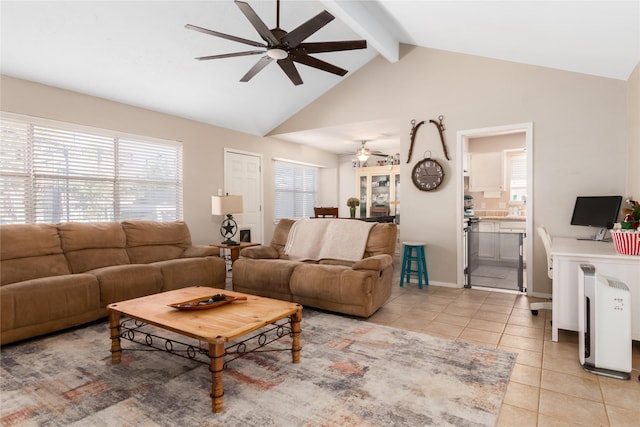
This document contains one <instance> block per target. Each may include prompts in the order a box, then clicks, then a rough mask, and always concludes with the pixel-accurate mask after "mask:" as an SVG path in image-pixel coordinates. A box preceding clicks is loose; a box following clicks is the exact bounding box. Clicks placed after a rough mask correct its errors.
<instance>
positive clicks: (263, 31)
mask: <svg viewBox="0 0 640 427" xmlns="http://www.w3.org/2000/svg"><path fill="white" fill-rule="evenodd" d="M235 3H236V4H237V5H238V7H239V8H240V10H241V11H242V13H244V16H246V17H247V19H248V20H249V22H251V25H253V28H255V29H256V31H257V32H258V34H260V37H262V38H263V39H264V41H266V42H267V43H268V44H269V46H273V45H277V44H279V43H280V41H279V40H278V39H277V38H276V36H274V35H273V33H272V32H271V30H269V28H267V26H266V25H265V23H264V22H263V21H262V19H260V17H259V16H258V14H257V13H256V12H255V11H254V10H253V9H252V8H251V6H249V3H245V2H243V1H238V0H235Z"/></svg>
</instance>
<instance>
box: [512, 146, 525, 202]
mask: <svg viewBox="0 0 640 427" xmlns="http://www.w3.org/2000/svg"><path fill="white" fill-rule="evenodd" d="M508 159H509V170H510V176H509V200H510V201H512V202H524V201H526V199H527V155H526V153H524V152H520V151H518V152H515V153H509V157H508Z"/></svg>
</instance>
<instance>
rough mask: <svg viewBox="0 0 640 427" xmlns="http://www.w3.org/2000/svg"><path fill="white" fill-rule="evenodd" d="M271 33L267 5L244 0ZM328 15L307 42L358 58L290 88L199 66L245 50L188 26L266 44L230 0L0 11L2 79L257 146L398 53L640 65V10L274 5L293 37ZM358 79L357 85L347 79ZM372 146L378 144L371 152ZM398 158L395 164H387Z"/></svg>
mask: <svg viewBox="0 0 640 427" xmlns="http://www.w3.org/2000/svg"><path fill="white" fill-rule="evenodd" d="M248 2H249V4H250V5H251V7H252V8H253V9H254V10H255V11H256V13H257V14H258V15H259V16H260V17H261V18H262V19H263V21H265V23H266V24H267V26H268V27H269V28H273V27H275V9H276V2H275V0H248ZM323 9H326V10H328V11H329V12H331V13H332V14H333V15H335V16H336V19H335V20H334V21H332V22H331V23H329V24H328V25H327V26H325V27H324V28H322V29H321V30H320V31H318V32H317V33H316V34H314V35H313V36H311V37H310V38H309V39H307V40H306V41H333V40H351V39H361V38H364V39H366V40H367V42H368V46H369V47H368V48H367V49H365V50H355V51H348V52H335V53H324V54H318V55H317V57H318V58H321V59H323V60H325V61H327V62H330V63H333V64H335V65H337V66H339V67H342V68H345V69H347V70H349V73H348V74H347V75H346V76H345V77H338V76H335V75H333V74H329V73H326V72H323V71H319V70H316V69H314V68H310V67H307V66H304V65H298V66H297V67H298V70H299V72H300V74H301V76H302V79H303V80H304V84H303V85H300V86H294V85H293V84H292V83H291V82H290V81H289V79H288V78H287V77H286V75H285V74H284V73H283V72H282V71H281V70H280V68H279V67H277V66H276V65H275V64H270V65H269V66H267V67H266V68H265V69H264V70H262V71H261V72H260V73H259V74H258V75H256V77H254V78H253V79H252V80H251V81H250V82H248V83H241V82H239V79H240V78H241V77H242V76H243V75H244V74H245V73H246V72H247V71H248V70H249V69H250V68H251V67H252V66H253V64H254V63H255V62H256V61H257V60H258V59H259V57H260V56H259V55H254V56H246V57H238V58H227V59H217V60H212V61H196V60H194V59H193V58H195V57H197V56H204V55H214V54H221V53H230V52H236V51H244V50H252V48H251V47H249V46H246V45H243V44H239V43H236V42H232V41H229V40H224V39H220V38H217V37H213V36H210V35H206V34H202V33H199V32H195V31H190V30H187V29H185V28H184V25H185V24H192V25H197V26H201V27H205V28H208V29H212V30H215V31H219V32H222V33H227V34H231V35H235V36H238V37H242V38H246V39H251V40H255V41H261V39H260V37H259V36H258V34H257V33H256V31H255V30H254V28H253V27H252V26H251V25H250V24H249V22H248V21H247V19H246V18H245V16H244V15H243V14H242V13H241V12H240V10H239V9H238V7H237V6H236V5H235V4H234V3H233V2H232V1H231V0H215V1H150V0H146V1H145V0H139V1H79V0H77V1H42V2H36V1H25V0H23V1H6V0H2V1H1V2H0V19H1V21H0V24H1V30H0V31H1V32H0V36H1V45H0V47H1V57H0V61H1V62H0V70H1V72H2V74H5V75H9V76H13V77H18V78H23V79H27V80H32V81H36V82H40V83H44V84H48V85H52V86H56V87H61V88H65V89H69V90H73V91H77V92H81V93H86V94H89V95H94V96H98V97H102V98H106V99H111V100H114V101H118V102H123V103H127V104H130V105H134V106H139V107H143V108H148V109H151V110H155V111H160V112H164V113H168V114H172V115H176V116H180V117H185V118H188V119H192V120H196V121H200V122H204V123H209V124H213V125H216V126H221V127H224V128H229V129H234V130H238V131H242V132H247V133H250V134H255V135H266V134H268V133H269V131H271V130H272V129H273V128H275V127H276V126H278V125H279V124H281V123H282V122H284V121H286V120H287V119H288V118H289V117H291V116H292V115H293V114H295V113H296V112H297V111H299V110H300V109H302V108H303V107H305V106H306V105H308V104H309V103H311V102H313V100H315V99H316V98H318V97H319V96H321V95H322V94H323V93H325V92H326V91H328V90H329V89H331V88H332V87H333V86H335V85H336V84H338V83H340V81H341V80H342V79H344V78H347V77H349V76H351V75H353V74H356V73H357V70H358V69H359V68H360V67H362V66H363V65H365V64H366V63H367V62H368V61H370V60H371V59H373V58H374V57H375V56H377V55H378V54H380V55H382V56H383V57H385V58H386V59H387V60H389V61H392V62H395V61H397V60H398V46H399V43H407V44H414V45H417V46H424V47H431V48H436V49H442V50H449V51H455V52H460V53H466V54H472V55H479V56H486V57H491V58H497V59H504V60H509V61H515V62H521V63H526V64H533V65H539V66H544V67H551V68H557V69H561V70H567V71H573V72H579V73H585V74H592V75H597V76H602V77H608V78H613V79H621V80H626V79H627V78H628V77H629V75H630V73H631V72H632V71H633V69H634V67H635V66H636V64H638V62H639V60H640V1H639V0H634V1H629V0H627V1H455V0H454V1H430V0H423V1H400V0H395V1H394V0H378V1H353V0H322V1H312V0H308V1H294V0H283V1H282V4H281V18H280V26H281V27H282V28H283V29H285V30H288V31H290V30H292V29H293V28H295V27H297V26H298V25H300V24H301V23H303V22H305V21H306V20H308V19H309V18H311V17H313V16H315V15H316V14H318V13H319V12H321V11H322V10H323ZM355 77H356V78H357V74H356V76H355ZM283 138H286V139H290V140H294V141H296V142H300V143H305V144H310V145H316V146H319V147H321V148H324V149H327V150H331V151H334V152H337V153H349V152H353V151H355V148H357V146H358V143H357V142H355V141H357V140H361V139H367V140H369V139H373V140H376V141H377V142H371V143H368V144H367V145H368V146H369V145H370V146H371V148H372V149H374V150H382V151H384V150H390V151H393V150H395V147H396V146H397V145H398V144H399V142H398V141H399V132H398V128H397V125H396V124H395V123H393V122H392V121H382V122H378V123H365V124H362V123H361V124H354V125H351V126H348V127H343V128H335V129H323V130H314V131H309V132H302V133H298V134H295V135H286V136H283ZM376 144H377V145H376ZM391 154H393V153H391Z"/></svg>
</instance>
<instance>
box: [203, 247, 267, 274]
mask: <svg viewBox="0 0 640 427" xmlns="http://www.w3.org/2000/svg"><path fill="white" fill-rule="evenodd" d="M238 243H239V244H238V245H235V246H233V245H225V244H224V243H214V244H213V245H211V246H215V247H216V248H220V249H228V250H229V252H231V267H232V268H233V263H234V262H235V261H236V260H237V259H238V257H239V256H240V250H241V249H244V248H248V247H249V246H258V245H260V243H252V242H238Z"/></svg>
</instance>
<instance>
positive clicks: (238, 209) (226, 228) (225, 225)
mask: <svg viewBox="0 0 640 427" xmlns="http://www.w3.org/2000/svg"><path fill="white" fill-rule="evenodd" d="M234 213H235V214H240V213H242V196H230V195H229V194H227V195H226V196H211V214H212V215H226V216H227V217H226V218H225V219H224V220H223V221H222V224H220V234H221V235H222V237H223V238H224V239H226V240H225V241H223V242H222V244H223V245H229V246H238V245H239V244H240V243H238V242H235V241H234V240H232V239H233V237H235V235H236V233H237V232H238V224H237V223H236V221H235V220H234V219H233V214H234Z"/></svg>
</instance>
